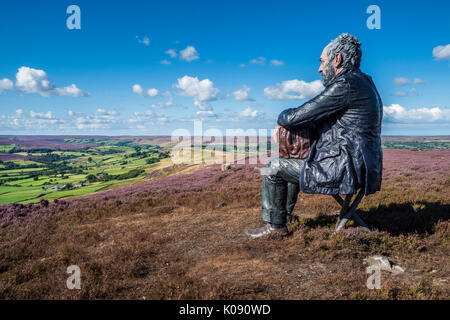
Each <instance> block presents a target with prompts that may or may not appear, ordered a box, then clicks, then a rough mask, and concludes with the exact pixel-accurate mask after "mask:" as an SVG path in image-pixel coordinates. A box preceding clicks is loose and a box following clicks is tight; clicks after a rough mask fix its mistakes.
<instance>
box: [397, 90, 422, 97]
mask: <svg viewBox="0 0 450 320" xmlns="http://www.w3.org/2000/svg"><path fill="white" fill-rule="evenodd" d="M410 93H415V94H419V92H418V91H417V89H416V88H411V89H409V90H408V91H396V92H395V93H394V96H397V97H406V96H409V94H410Z"/></svg>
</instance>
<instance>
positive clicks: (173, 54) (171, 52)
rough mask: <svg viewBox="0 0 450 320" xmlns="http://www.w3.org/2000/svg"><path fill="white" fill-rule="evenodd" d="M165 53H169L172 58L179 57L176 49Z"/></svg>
mask: <svg viewBox="0 0 450 320" xmlns="http://www.w3.org/2000/svg"><path fill="white" fill-rule="evenodd" d="M165 53H167V54H168V55H169V56H170V57H171V58H176V57H177V55H178V54H177V51H176V49H169V50H167V51H166V52H165Z"/></svg>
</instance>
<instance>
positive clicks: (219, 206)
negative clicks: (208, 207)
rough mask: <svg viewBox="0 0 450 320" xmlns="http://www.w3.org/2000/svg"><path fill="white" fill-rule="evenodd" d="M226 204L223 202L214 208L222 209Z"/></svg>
mask: <svg viewBox="0 0 450 320" xmlns="http://www.w3.org/2000/svg"><path fill="white" fill-rule="evenodd" d="M226 205H227V204H226V203H225V202H221V203H219V204H217V205H216V208H222V207H225V206H226Z"/></svg>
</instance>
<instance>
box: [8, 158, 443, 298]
mask: <svg viewBox="0 0 450 320" xmlns="http://www.w3.org/2000/svg"><path fill="white" fill-rule="evenodd" d="M449 165H450V152H449V151H410V150H385V151H384V167H383V186H382V190H381V191H380V192H378V193H376V194H373V195H370V196H367V197H365V198H364V199H363V200H362V203H361V205H360V207H359V209H358V213H359V214H360V216H361V217H363V218H364V219H365V220H366V221H367V222H369V223H370V224H372V225H374V226H375V227H376V228H377V231H374V232H371V233H366V232H364V231H362V230H360V229H359V228H353V227H350V229H349V230H348V231H343V232H340V233H337V234H335V233H333V227H334V224H335V221H336V218H337V216H336V214H337V211H338V208H339V207H338V205H337V204H336V203H335V201H334V200H333V199H332V198H331V197H329V196H323V195H307V194H300V195H299V199H298V203H297V206H296V209H295V211H294V213H295V214H296V215H297V216H298V217H299V220H297V221H295V222H293V223H292V224H291V225H290V226H289V230H290V234H289V235H288V236H286V237H279V236H272V237H270V238H268V239H260V240H247V239H245V237H244V235H243V232H244V231H245V230H246V229H247V228H251V227H257V226H260V225H261V222H260V218H261V217H260V213H261V211H260V201H261V198H260V188H261V176H259V175H258V174H257V173H256V172H255V171H254V170H253V167H252V166H244V165H239V166H233V167H232V169H231V170H228V171H224V172H222V171H221V170H220V166H219V165H217V166H213V167H206V168H202V169H198V168H197V170H194V171H192V172H191V173H188V174H184V175H182V176H180V175H177V174H176V173H177V170H176V169H174V171H173V174H170V175H168V176H165V177H162V178H159V179H156V180H152V181H148V182H145V183H139V184H134V185H130V186H126V187H123V188H120V189H115V190H108V191H105V192H101V193H97V194H94V195H90V196H85V197H81V198H77V199H74V200H70V201H58V202H56V203H50V204H47V203H45V202H41V203H40V204H34V205H28V206H25V207H23V208H21V207H20V206H13V205H9V206H4V207H0V209H1V208H3V209H2V210H3V211H0V212H2V213H1V215H2V217H3V218H2V220H1V221H0V222H1V223H2V224H0V298H2V299H23V298H25V299H55V298H62V299H79V298H82V299H109V298H123V299H143V297H145V298H146V299H180V298H184V299H217V298H225V299H448V298H449V297H450V290H449V281H450V263H449V262H450V261H449V254H448V253H449V249H450V246H449V226H450V223H449V213H450V210H449V209H450V176H449V172H450V170H449ZM184 170H186V171H187V172H188V171H189V170H188V169H184ZM373 254H383V255H386V256H388V257H390V258H391V259H392V260H393V261H394V262H395V263H397V264H398V265H400V266H401V267H402V268H404V269H405V272H404V273H402V274H399V275H393V274H391V273H387V272H384V271H383V272H382V279H381V289H379V290H369V289H367V287H366V281H367V277H368V276H369V275H368V274H366V272H365V265H364V264H363V259H364V258H366V257H367V256H369V255H373ZM73 264H76V265H78V266H79V267H80V269H81V277H82V278H81V279H82V280H81V290H75V291H71V290H68V289H67V288H66V279H67V277H68V275H67V274H66V268H67V267H68V266H69V265H73Z"/></svg>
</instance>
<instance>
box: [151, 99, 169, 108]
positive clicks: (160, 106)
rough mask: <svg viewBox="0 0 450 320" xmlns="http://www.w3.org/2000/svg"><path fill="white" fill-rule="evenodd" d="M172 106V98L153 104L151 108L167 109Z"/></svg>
mask: <svg viewBox="0 0 450 320" xmlns="http://www.w3.org/2000/svg"><path fill="white" fill-rule="evenodd" d="M172 106H174V103H173V101H172V97H170V98H169V100H167V101H166V102H159V103H155V104H152V105H151V107H152V108H153V109H162V108H167V107H172Z"/></svg>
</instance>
